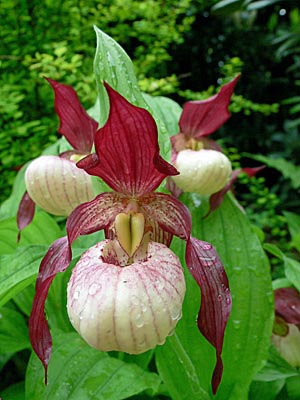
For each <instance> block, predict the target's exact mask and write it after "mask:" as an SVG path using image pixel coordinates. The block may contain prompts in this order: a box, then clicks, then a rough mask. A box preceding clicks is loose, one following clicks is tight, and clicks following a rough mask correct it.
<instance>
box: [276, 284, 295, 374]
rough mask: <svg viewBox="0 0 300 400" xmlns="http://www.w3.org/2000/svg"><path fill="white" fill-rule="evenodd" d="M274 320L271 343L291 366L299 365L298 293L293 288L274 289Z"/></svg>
mask: <svg viewBox="0 0 300 400" xmlns="http://www.w3.org/2000/svg"><path fill="white" fill-rule="evenodd" d="M274 297H275V322H274V328H273V335H272V343H273V344H274V346H275V347H276V349H277V350H278V352H279V353H280V355H281V356H282V357H283V358H284V359H285V360H286V361H287V362H288V363H289V364H291V365H292V366H293V367H295V368H298V367H300V328H299V327H300V293H299V291H297V290H296V289H295V288H292V287H289V288H280V289H276V290H275V291H274Z"/></svg>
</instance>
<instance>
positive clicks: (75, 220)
mask: <svg viewBox="0 0 300 400" xmlns="http://www.w3.org/2000/svg"><path fill="white" fill-rule="evenodd" d="M123 208H124V207H123V203H122V199H121V198H120V196H118V195H117V194H116V193H102V194H100V195H99V196H97V197H96V198H95V199H94V200H92V201H90V202H87V203H84V204H81V205H79V206H78V207H77V208H75V210H74V211H73V212H72V213H71V215H70V217H69V218H68V221H67V232H68V236H65V237H63V238H60V239H57V240H56V241H55V242H54V243H53V244H52V246H51V247H50V248H49V250H48V252H47V254H46V255H45V257H44V258H43V260H42V262H41V266H40V270H39V274H38V278H37V280H36V292H35V296H34V300H33V305H32V310H31V314H30V319H29V335H30V341H31V344H32V347H33V349H34V351H35V352H36V354H37V356H38V357H39V359H40V360H41V361H42V363H43V366H44V368H45V374H46V375H47V366H48V362H49V358H50V355H51V348H52V340H51V334H50V331H49V327H48V324H47V321H46V318H45V315H44V308H45V301H46V298H47V295H48V291H49V287H50V285H51V283H52V281H53V279H54V278H55V276H56V274H57V273H58V272H62V271H64V270H65V269H66V268H67V267H68V265H69V264H70V261H71V259H72V251H71V244H72V243H73V242H74V240H76V239H77V238H78V237H79V236H80V235H84V234H88V233H92V232H95V231H97V230H101V229H104V228H105V227H106V226H107V225H109V223H110V222H111V221H112V220H113V219H114V217H115V215H116V213H118V212H120V210H122V209H123ZM46 375H45V376H46ZM46 378H47V377H46Z"/></svg>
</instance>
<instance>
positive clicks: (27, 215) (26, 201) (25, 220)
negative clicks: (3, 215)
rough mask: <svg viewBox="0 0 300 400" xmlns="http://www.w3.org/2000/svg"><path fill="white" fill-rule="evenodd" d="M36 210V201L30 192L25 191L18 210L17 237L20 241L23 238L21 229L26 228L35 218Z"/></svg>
mask: <svg viewBox="0 0 300 400" xmlns="http://www.w3.org/2000/svg"><path fill="white" fill-rule="evenodd" d="M34 212H35V203H34V201H33V200H32V199H31V198H30V196H29V194H28V193H27V192H25V193H24V195H23V197H22V199H21V201H20V204H19V208H18V212H17V225H18V229H19V233H18V239H17V240H18V242H19V241H20V238H21V231H22V230H23V229H24V228H26V226H28V225H29V224H30V222H31V221H32V220H33V217H34Z"/></svg>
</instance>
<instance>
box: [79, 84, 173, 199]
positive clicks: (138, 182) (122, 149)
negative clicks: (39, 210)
mask: <svg viewBox="0 0 300 400" xmlns="http://www.w3.org/2000/svg"><path fill="white" fill-rule="evenodd" d="M105 87H106V90H107V93H108V96H109V99H110V112H109V118H108V120H107V122H106V124H105V125H104V127H103V128H101V129H99V131H98V132H97V134H96V137H95V148H96V155H95V154H94V155H92V156H90V157H87V158H85V159H83V160H81V161H80V162H79V163H77V166H78V167H79V168H83V169H85V170H86V172H88V173H89V174H91V175H96V176H99V177H100V178H102V179H103V180H104V181H105V182H106V183H107V184H108V185H109V186H110V187H111V188H112V189H114V190H115V191H117V192H120V193H124V194H128V195H135V196H139V195H142V194H145V193H147V192H151V191H153V190H154V189H156V188H157V187H158V186H159V184H160V183H161V182H162V180H163V179H164V178H165V177H166V176H169V175H176V174H177V173H178V172H177V170H176V169H175V168H174V167H173V166H172V165H171V164H169V163H167V162H166V161H165V160H163V159H162V158H161V157H160V155H159V146H158V139H157V127H156V124H155V121H154V119H153V118H152V116H151V114H150V113H149V112H148V111H146V110H145V109H143V108H139V107H136V106H134V105H132V104H130V103H129V102H128V101H127V100H126V99H125V98H124V97H122V96H121V95H120V94H119V93H117V92H116V91H115V90H113V89H112V88H111V87H110V86H109V85H107V84H105Z"/></svg>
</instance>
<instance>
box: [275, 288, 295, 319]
mask: <svg viewBox="0 0 300 400" xmlns="http://www.w3.org/2000/svg"><path fill="white" fill-rule="evenodd" d="M274 296H275V313H276V314H277V315H279V316H281V317H282V318H283V319H284V320H285V321H286V322H287V323H289V324H295V325H299V324H300V293H299V292H298V291H297V290H296V289H294V288H280V289H276V290H275V291H274Z"/></svg>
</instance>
